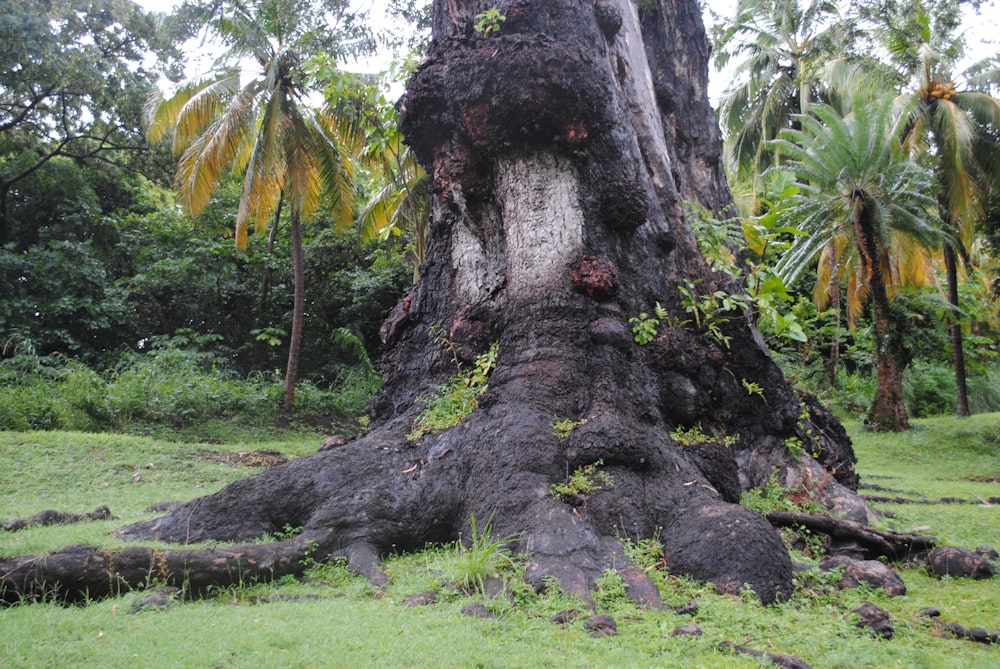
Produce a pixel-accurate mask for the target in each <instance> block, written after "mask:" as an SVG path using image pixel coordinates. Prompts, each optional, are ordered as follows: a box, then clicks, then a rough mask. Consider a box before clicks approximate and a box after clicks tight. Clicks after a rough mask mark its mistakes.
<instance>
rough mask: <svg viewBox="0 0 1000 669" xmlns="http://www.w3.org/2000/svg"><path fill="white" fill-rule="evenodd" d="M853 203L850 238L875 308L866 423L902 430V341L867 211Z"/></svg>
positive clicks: (905, 425) (906, 422) (905, 423)
mask: <svg viewBox="0 0 1000 669" xmlns="http://www.w3.org/2000/svg"><path fill="white" fill-rule="evenodd" d="M859 197H863V195H859ZM854 206H855V207H856V213H855V215H854V238H855V240H857V241H856V244H857V247H858V256H859V258H860V259H861V271H862V272H863V273H864V275H865V277H866V283H867V284H868V292H869V294H870V295H871V300H872V309H873V310H874V312H875V398H874V400H873V401H872V406H871V409H869V410H868V419H867V424H868V427H869V428H870V429H872V430H876V431H881V430H886V431H891V432H902V431H903V430H908V429H910V423H909V419H908V417H907V415H906V403H905V401H904V398H903V368H904V366H905V361H904V359H903V354H902V351H901V346H902V344H901V342H900V340H899V333H898V332H896V331H895V329H894V328H893V317H892V305H891V304H890V302H889V295H888V292H887V291H886V287H885V277H884V276H883V274H882V268H881V266H880V264H879V261H878V258H879V253H878V241H877V239H876V236H875V229H874V226H873V225H872V222H871V220H870V216H871V214H870V212H868V210H867V208H866V206H865V205H864V204H863V203H861V202H857V203H855V205H854Z"/></svg>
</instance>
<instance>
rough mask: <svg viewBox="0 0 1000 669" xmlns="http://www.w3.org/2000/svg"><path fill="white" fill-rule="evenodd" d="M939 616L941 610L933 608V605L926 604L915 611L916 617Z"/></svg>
mask: <svg viewBox="0 0 1000 669" xmlns="http://www.w3.org/2000/svg"><path fill="white" fill-rule="evenodd" d="M940 616H941V611H939V610H938V609H935V608H934V607H933V606H927V607H924V608H922V609H920V611H919V612H918V613H917V617H918V618H939V617H940Z"/></svg>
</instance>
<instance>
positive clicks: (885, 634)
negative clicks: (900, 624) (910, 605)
mask: <svg viewBox="0 0 1000 669" xmlns="http://www.w3.org/2000/svg"><path fill="white" fill-rule="evenodd" d="M851 613H856V614H858V616H860V618H861V620H859V621H858V623H857V626H858V627H867V628H868V629H870V630H871V631H872V632H874V633H875V634H878V635H879V636H881V637H882V638H883V639H891V638H892V636H893V634H895V633H896V629H895V628H894V627H893V626H892V623H890V622H889V612H888V611H886V610H884V609H880V608H879V607H877V606H875V605H874V604H872V603H871V602H865V603H863V604H862V605H861V606H859V607H858V608H856V609H854V610H853V611H851Z"/></svg>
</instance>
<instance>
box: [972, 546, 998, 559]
mask: <svg viewBox="0 0 1000 669" xmlns="http://www.w3.org/2000/svg"><path fill="white" fill-rule="evenodd" d="M975 553H976V555H978V556H979V557H983V558H986V559H987V560H1000V553H997V551H996V549H995V548H993V547H992V546H976V550H975Z"/></svg>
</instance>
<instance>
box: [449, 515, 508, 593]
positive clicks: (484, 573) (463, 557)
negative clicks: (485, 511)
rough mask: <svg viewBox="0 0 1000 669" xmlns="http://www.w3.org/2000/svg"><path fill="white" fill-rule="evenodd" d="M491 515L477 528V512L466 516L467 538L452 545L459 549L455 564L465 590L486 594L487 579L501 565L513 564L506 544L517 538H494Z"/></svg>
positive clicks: (493, 576) (492, 575)
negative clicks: (467, 522)
mask: <svg viewBox="0 0 1000 669" xmlns="http://www.w3.org/2000/svg"><path fill="white" fill-rule="evenodd" d="M494 513H495V512H494ZM493 515H494V514H493V513H491V514H490V517H489V518H488V519H487V520H486V524H485V525H484V526H483V528H482V529H481V530H480V529H479V528H478V527H477V525H476V515H475V514H472V516H470V518H469V526H470V528H471V536H470V537H469V540H468V541H467V542H462V541H458V542H457V543H456V544H455V546H456V548H457V551H458V556H457V558H456V559H455V563H454V567H455V570H456V576H457V580H458V581H459V582H460V583H461V584H462V586H463V587H464V588H465V590H466V591H467V592H479V593H485V592H486V581H487V580H488V579H490V578H495V577H498V576H499V575H500V573H501V570H502V569H503V568H505V567H512V566H513V565H514V561H513V560H512V559H511V557H510V555H509V552H508V550H507V548H506V547H507V545H508V544H511V543H514V542H516V541H518V537H515V536H509V537H504V538H502V539H494V538H493Z"/></svg>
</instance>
